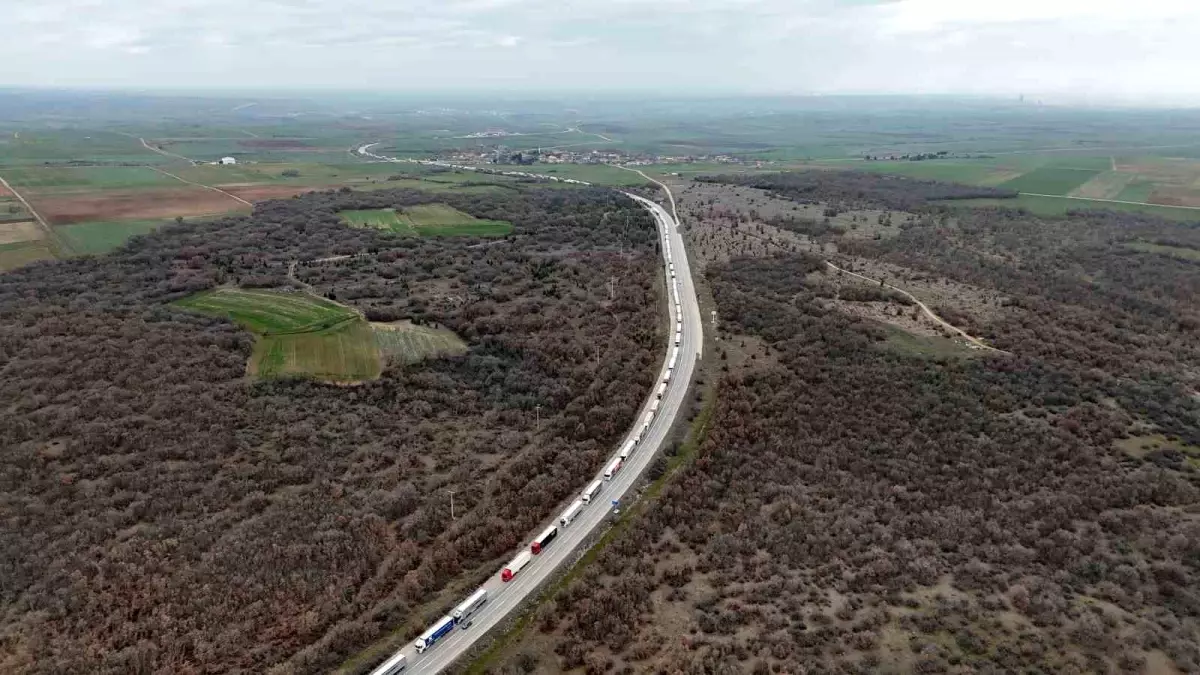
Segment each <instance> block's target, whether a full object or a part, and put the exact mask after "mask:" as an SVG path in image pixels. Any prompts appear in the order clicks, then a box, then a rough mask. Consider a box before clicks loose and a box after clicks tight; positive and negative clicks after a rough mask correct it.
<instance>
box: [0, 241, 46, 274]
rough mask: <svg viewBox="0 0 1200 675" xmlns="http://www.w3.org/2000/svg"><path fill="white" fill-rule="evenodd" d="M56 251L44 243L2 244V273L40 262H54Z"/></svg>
mask: <svg viewBox="0 0 1200 675" xmlns="http://www.w3.org/2000/svg"><path fill="white" fill-rule="evenodd" d="M55 257H56V256H55V255H54V251H53V250H52V249H51V248H50V247H49V246H47V245H46V243H45V242H42V241H25V242H20V243H13V244H0V272H7V271H9V270H14V269H16V268H18V267H21V266H23V265H28V264H29V263H32V262H37V261H39V260H54V259H55Z"/></svg>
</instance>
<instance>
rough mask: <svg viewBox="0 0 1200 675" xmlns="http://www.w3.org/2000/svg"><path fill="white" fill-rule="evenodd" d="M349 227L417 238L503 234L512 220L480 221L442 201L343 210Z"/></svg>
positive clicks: (500, 235) (498, 235)
mask: <svg viewBox="0 0 1200 675" xmlns="http://www.w3.org/2000/svg"><path fill="white" fill-rule="evenodd" d="M342 218H343V219H345V220H346V222H347V223H348V224H349V225H350V226H351V227H372V228H375V229H378V230H386V231H390V232H395V233H397V234H404V235H412V236H419V237H434V236H474V237H502V236H504V235H506V234H508V233H509V232H512V223H509V222H507V221H501V220H482V219H479V218H476V217H475V216H472V215H470V214H467V213H463V212H462V211H459V210H458V209H456V208H454V207H452V206H447V205H445V204H420V205H417V206H407V207H404V208H403V209H401V210H396V209H370V210H364V211H343V212H342Z"/></svg>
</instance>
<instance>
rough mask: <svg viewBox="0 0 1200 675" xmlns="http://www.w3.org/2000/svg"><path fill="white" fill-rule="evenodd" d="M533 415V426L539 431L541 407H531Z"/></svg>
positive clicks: (540, 428)
mask: <svg viewBox="0 0 1200 675" xmlns="http://www.w3.org/2000/svg"><path fill="white" fill-rule="evenodd" d="M533 415H534V420H535V422H534V424H536V425H537V430H538V431H541V430H542V406H540V405H535V406H533Z"/></svg>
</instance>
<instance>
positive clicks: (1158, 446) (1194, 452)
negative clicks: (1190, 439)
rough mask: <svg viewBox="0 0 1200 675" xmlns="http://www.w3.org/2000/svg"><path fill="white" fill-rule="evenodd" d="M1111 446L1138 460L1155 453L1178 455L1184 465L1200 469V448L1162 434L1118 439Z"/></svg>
mask: <svg viewBox="0 0 1200 675" xmlns="http://www.w3.org/2000/svg"><path fill="white" fill-rule="evenodd" d="M1113 446H1114V447H1115V448H1117V449H1118V450H1120V451H1121V452H1124V453H1125V454H1127V455H1129V456H1131V457H1137V458H1139V459H1141V458H1143V457H1146V456H1147V455H1149V454H1150V453H1152V452H1155V451H1164V452H1168V453H1179V455H1178V456H1180V458H1181V459H1182V460H1183V462H1184V463H1186V464H1188V465H1190V466H1192V467H1193V468H1196V469H1200V446H1196V445H1188V444H1187V443H1184V442H1183V441H1181V440H1179V439H1178V438H1170V437H1167V436H1164V435H1163V434H1146V435H1143V436H1131V437H1129V438H1119V439H1117V440H1115V441H1113Z"/></svg>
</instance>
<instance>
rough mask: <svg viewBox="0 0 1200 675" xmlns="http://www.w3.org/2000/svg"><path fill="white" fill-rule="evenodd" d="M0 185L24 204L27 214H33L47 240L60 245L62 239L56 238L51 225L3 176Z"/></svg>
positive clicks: (56, 234) (0, 177) (0, 178)
mask: <svg viewBox="0 0 1200 675" xmlns="http://www.w3.org/2000/svg"><path fill="white" fill-rule="evenodd" d="M0 185H3V186H4V189H6V190H8V191H9V192H11V193H12V196H14V197H16V198H17V201H19V202H21V203H22V204H24V205H25V210H26V211H28V212H29V215H31V216H33V219H34V221H36V222H37V224H38V226H39V227H41V228H42V230H43V231H45V233H46V239H47V241H49V242H51V243H52V244H57V245H58V246H60V247H62V241H61V240H60V239H59V238H58V233H57V232H55V231H54V228H53V227H50V223H49V222H47V221H46V219H45V218H43V217H42V214H40V213H38V212H37V211H35V210H34V208H33V205H32V204H30V203H29V201H28V200H26V199H25V196H24V195H22V194H21V193H20V192H17V190H16V188H14V187H13V186H12V185H10V184H9V182H8V181H6V180H4V177H3V176H0Z"/></svg>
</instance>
